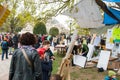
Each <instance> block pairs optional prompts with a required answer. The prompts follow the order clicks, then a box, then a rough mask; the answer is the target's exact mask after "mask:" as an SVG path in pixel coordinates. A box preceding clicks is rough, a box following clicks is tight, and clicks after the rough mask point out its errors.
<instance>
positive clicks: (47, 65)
mask: <svg viewBox="0 0 120 80" xmlns="http://www.w3.org/2000/svg"><path fill="white" fill-rule="evenodd" d="M49 47H50V42H49V41H47V40H45V41H43V43H42V48H38V49H37V51H38V53H39V55H40V59H41V63H42V72H43V80H50V76H51V71H52V60H53V58H52V55H51V53H50V51H48V50H49Z"/></svg>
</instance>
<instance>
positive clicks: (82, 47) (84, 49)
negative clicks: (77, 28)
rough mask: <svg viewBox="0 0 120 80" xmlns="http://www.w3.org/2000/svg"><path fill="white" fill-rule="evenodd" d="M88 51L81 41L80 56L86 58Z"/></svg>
mask: <svg viewBox="0 0 120 80" xmlns="http://www.w3.org/2000/svg"><path fill="white" fill-rule="evenodd" d="M88 51H89V48H88V46H87V45H86V44H84V43H83V40H82V41H81V52H82V53H81V54H82V56H85V57H86V56H87V54H88Z"/></svg>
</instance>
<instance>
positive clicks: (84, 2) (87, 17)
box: [63, 0, 104, 28]
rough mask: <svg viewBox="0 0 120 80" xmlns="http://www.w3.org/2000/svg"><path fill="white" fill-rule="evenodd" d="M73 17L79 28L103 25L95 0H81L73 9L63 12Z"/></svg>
mask: <svg viewBox="0 0 120 80" xmlns="http://www.w3.org/2000/svg"><path fill="white" fill-rule="evenodd" d="M63 15H68V16H70V17H72V18H74V19H75V20H76V21H77V22H78V24H79V25H80V27H81V28H98V27H102V26H104V24H102V22H103V18H102V15H101V12H100V9H99V7H98V5H97V4H96V2H95V0H81V1H80V2H79V3H78V4H76V5H75V6H74V7H73V9H72V10H71V9H68V10H67V11H65V12H64V13H63Z"/></svg>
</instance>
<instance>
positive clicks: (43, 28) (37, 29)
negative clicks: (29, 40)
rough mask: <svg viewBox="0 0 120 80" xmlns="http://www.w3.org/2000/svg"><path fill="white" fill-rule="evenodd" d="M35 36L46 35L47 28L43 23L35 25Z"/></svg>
mask: <svg viewBox="0 0 120 80" xmlns="http://www.w3.org/2000/svg"><path fill="white" fill-rule="evenodd" d="M33 33H34V34H46V33H47V31H46V26H45V24H44V23H43V22H38V23H36V24H35V26H34V29H33Z"/></svg>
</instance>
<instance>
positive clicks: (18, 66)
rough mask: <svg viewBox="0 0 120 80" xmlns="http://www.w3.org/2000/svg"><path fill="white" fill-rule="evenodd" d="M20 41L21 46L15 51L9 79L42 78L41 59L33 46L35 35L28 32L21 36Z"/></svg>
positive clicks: (27, 79)
mask: <svg viewBox="0 0 120 80" xmlns="http://www.w3.org/2000/svg"><path fill="white" fill-rule="evenodd" d="M19 42H20V44H21V47H20V48H18V49H16V50H15V51H14V53H13V56H12V59H11V64H10V70H9V80H42V68H41V60H40V58H39V55H38V52H37V51H36V49H35V48H34V47H33V45H34V44H35V43H36V39H35V36H34V35H33V34H31V33H29V32H26V33H24V34H22V35H21V36H20V40H19ZM23 51H24V52H23ZM24 53H25V54H26V56H27V57H28V59H26V57H25V55H24ZM28 60H29V62H28ZM30 63H31V65H30Z"/></svg>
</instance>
